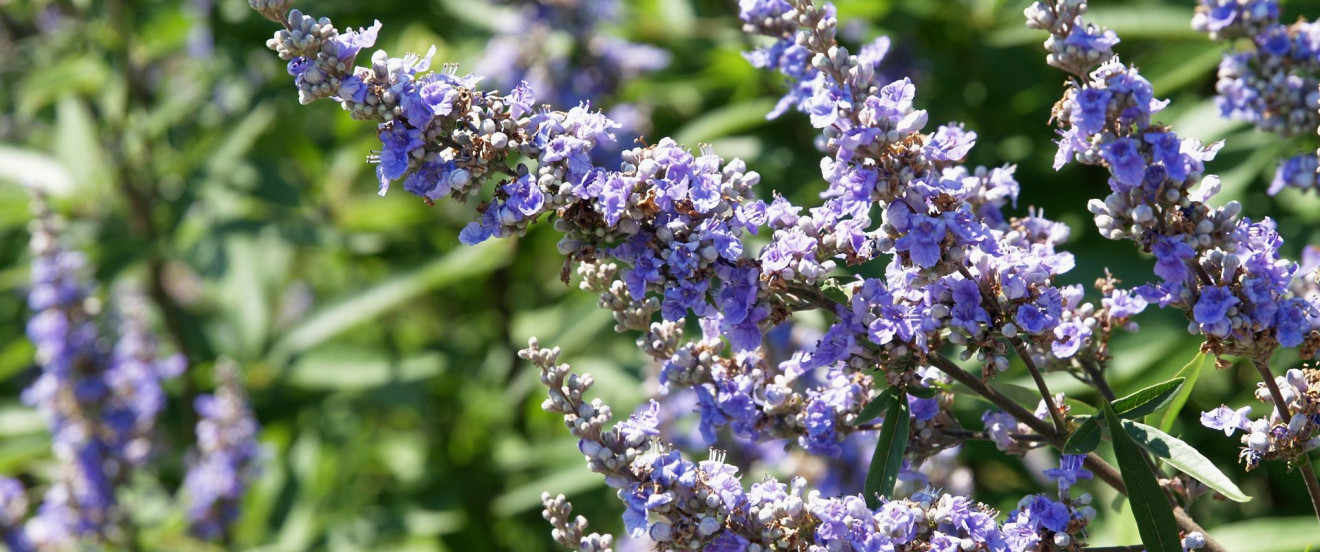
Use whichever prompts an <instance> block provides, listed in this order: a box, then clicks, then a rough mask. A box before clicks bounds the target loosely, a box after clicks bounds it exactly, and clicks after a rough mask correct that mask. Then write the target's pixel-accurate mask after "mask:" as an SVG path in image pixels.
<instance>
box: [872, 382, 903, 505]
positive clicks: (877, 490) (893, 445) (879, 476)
mask: <svg viewBox="0 0 1320 552" xmlns="http://www.w3.org/2000/svg"><path fill="white" fill-rule="evenodd" d="M910 431H912V420H911V419H910V418H909V416H908V403H907V395H899V396H898V397H897V400H895V401H893V402H891V403H890V404H889V409H888V410H887V411H886V412H885V424H884V425H883V426H880V441H879V442H877V443H876V444H875V454H873V455H871V468H870V469H869V470H867V471H866V483H865V484H864V486H863V487H862V489H863V491H864V492H863V494H864V496H865V497H866V505H867V506H868V507H870V508H879V507H880V496H882V495H883V496H888V495H890V494H891V493H893V492H894V483H895V482H896V481H898V472H899V470H901V469H903V452H904V451H905V450H906V449H907V442H908V433H909V432H910Z"/></svg>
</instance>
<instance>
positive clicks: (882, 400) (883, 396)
mask: <svg viewBox="0 0 1320 552" xmlns="http://www.w3.org/2000/svg"><path fill="white" fill-rule="evenodd" d="M893 402H894V392H893V388H892V387H891V388H888V389H885V390H884V391H881V392H880V394H879V395H876V396H875V398H874V399H871V402H869V403H866V406H863V407H862V411H861V412H858V413H857V423H858V424H863V423H866V422H869V421H871V420H874V419H876V418H878V417H880V413H881V412H884V411H885V410H886V409H888V408H889V405H890V404H892V403H893Z"/></svg>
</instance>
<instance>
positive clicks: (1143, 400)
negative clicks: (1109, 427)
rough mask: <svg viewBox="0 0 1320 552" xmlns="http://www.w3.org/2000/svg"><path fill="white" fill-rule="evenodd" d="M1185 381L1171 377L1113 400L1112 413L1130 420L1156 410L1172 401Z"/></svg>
mask: <svg viewBox="0 0 1320 552" xmlns="http://www.w3.org/2000/svg"><path fill="white" fill-rule="evenodd" d="M1185 381H1186V380H1185V379H1183V378H1173V379H1171V380H1169V381H1166V382H1164V383H1157V384H1155V385H1152V386H1150V387H1147V388H1145V389H1142V390H1140V391H1137V392H1136V393H1133V394H1131V395H1128V396H1126V397H1123V398H1121V399H1117V400H1115V401H1114V413H1116V414H1118V416H1119V417H1120V418H1127V419H1129V420H1132V419H1137V418H1140V417H1142V416H1145V415H1147V414H1151V413H1154V412H1158V411H1159V410H1160V409H1161V408H1164V407H1166V406H1168V405H1169V403H1170V402H1172V401H1173V397H1174V395H1177V394H1178V391H1179V390H1180V389H1182V386H1183V383H1184V382H1185Z"/></svg>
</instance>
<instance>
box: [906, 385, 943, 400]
mask: <svg viewBox="0 0 1320 552" xmlns="http://www.w3.org/2000/svg"><path fill="white" fill-rule="evenodd" d="M938 392H939V389H936V388H934V387H909V388H907V394H909V395H912V396H913V397H916V398H918V399H929V398H931V397H934V396H935V393H938Z"/></svg>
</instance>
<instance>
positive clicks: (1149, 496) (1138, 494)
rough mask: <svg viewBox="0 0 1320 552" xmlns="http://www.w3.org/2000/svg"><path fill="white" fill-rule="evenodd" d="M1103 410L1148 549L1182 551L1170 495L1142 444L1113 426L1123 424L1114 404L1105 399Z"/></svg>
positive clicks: (1139, 527)
mask: <svg viewBox="0 0 1320 552" xmlns="http://www.w3.org/2000/svg"><path fill="white" fill-rule="evenodd" d="M1104 410H1105V421H1106V422H1107V423H1108V424H1109V427H1110V431H1109V436H1110V438H1111V439H1113V441H1114V457H1115V458H1117V459H1118V469H1119V471H1121V472H1122V473H1123V484H1124V485H1125V486H1127V492H1128V502H1129V503H1131V504H1132V515H1133V517H1134V518H1135V519H1136V521H1137V532H1138V533H1140V534H1141V541H1142V543H1143V544H1145V545H1146V550H1147V552H1182V539H1180V538H1179V537H1178V522H1177V520H1175V519H1174V517H1173V507H1172V506H1171V505H1170V504H1169V498H1168V497H1167V496H1165V495H1164V490H1163V489H1161V488H1160V484H1159V482H1158V481H1156V480H1155V473H1154V472H1152V471H1151V469H1150V464H1147V463H1146V458H1145V456H1143V455H1142V454H1141V448H1140V447H1138V446H1137V444H1136V443H1134V442H1132V438H1131V437H1129V436H1128V434H1127V432H1124V431H1114V430H1113V428H1117V427H1121V426H1120V424H1119V421H1120V418H1119V417H1118V414H1116V413H1115V412H1114V407H1113V406H1111V405H1110V404H1109V403H1105V405H1104Z"/></svg>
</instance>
